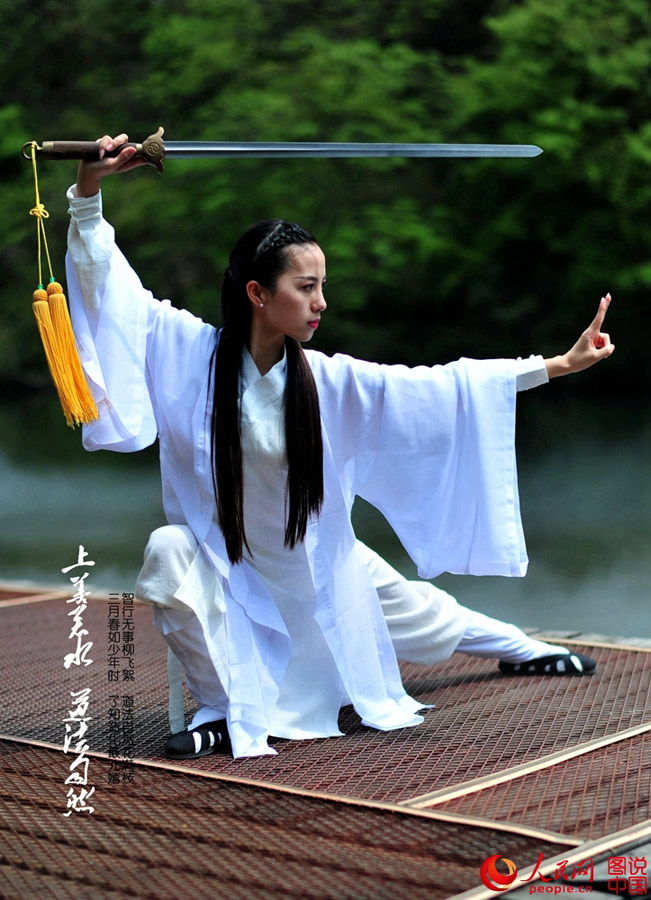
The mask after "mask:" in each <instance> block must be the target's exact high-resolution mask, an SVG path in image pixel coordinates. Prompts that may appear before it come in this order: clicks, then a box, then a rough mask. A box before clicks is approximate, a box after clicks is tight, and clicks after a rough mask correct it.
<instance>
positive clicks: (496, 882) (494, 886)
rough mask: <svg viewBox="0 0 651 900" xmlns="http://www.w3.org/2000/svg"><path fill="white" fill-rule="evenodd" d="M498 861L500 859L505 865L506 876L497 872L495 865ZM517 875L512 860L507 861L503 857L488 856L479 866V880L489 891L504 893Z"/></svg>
mask: <svg viewBox="0 0 651 900" xmlns="http://www.w3.org/2000/svg"><path fill="white" fill-rule="evenodd" d="M498 859H501V860H502V862H504V863H506V867H507V869H508V870H509V874H508V875H504V874H503V873H502V872H498V870H497V867H496V865H495V863H496V862H497V860H498ZM517 874H518V870H517V869H516V867H515V863H514V862H513V860H511V859H507V858H506V857H505V856H500V855H499V854H497V855H496V856H489V857H488V859H486V860H484V862H483V863H482V864H481V868H480V870H479V877H480V878H481V880H482V883H483V884H484V885H485V886H486V887H487V888H490V890H491V891H505V890H506V889H507V887H509V886H510V885H512V884H513V882H514V881H515V876H516V875H517Z"/></svg>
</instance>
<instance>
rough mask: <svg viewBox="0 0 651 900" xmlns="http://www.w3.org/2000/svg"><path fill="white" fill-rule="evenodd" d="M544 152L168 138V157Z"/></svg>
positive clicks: (536, 151) (528, 147)
mask: <svg viewBox="0 0 651 900" xmlns="http://www.w3.org/2000/svg"><path fill="white" fill-rule="evenodd" d="M542 152H543V151H542V150H541V149H540V147H536V146H535V145H534V144H365V143H361V144H360V143H344V144H337V143H320V142H306V143H291V142H290V143H277V142H271V143H264V142H262V143H259V142H257V141H256V142H249V141H245V142H239V141H223V142H211V141H165V159H184V158H189V159H207V158H214V157H226V158H239V159H288V158H300V159H319V158H321V159H354V158H373V157H378V158H384V157H422V158H425V157H429V158H431V157H448V158H450V157H456V158H460V159H462V158H481V157H483V158H487V157H495V158H523V157H533V156H539V155H540V154H541V153H542Z"/></svg>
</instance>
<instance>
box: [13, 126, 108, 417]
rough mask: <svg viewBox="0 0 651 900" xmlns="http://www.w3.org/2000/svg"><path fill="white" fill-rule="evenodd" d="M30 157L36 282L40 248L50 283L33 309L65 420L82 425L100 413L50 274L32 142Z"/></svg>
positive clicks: (40, 289) (45, 213)
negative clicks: (45, 260) (34, 224)
mask: <svg viewBox="0 0 651 900" xmlns="http://www.w3.org/2000/svg"><path fill="white" fill-rule="evenodd" d="M31 156H32V169H33V172H34V189H35V193H36V205H35V206H34V208H33V209H31V210H30V215H33V216H35V217H36V244H37V250H38V280H39V282H42V264H41V253H42V250H45V255H46V257H47V263H48V267H49V270H50V284H49V285H48V288H47V291H45V290H43V285H42V284H39V286H38V289H37V290H36V291H34V297H33V301H34V302H33V304H32V308H33V310H34V315H35V316H36V322H37V324H38V330H39V332H40V335H41V340H42V342H43V347H44V349H45V357H46V359H47V364H48V366H49V369H50V374H51V375H52V380H53V381H54V385H55V387H56V389H57V393H58V394H59V400H60V401H61V406H62V407H63V413H64V415H65V417H66V422H67V423H68V425H70V426H75V425H83V424H87V423H88V422H92V421H93V420H94V419H97V418H99V416H98V413H97V406H96V405H95V400H94V399H93V395H92V394H91V392H90V388H89V386H88V382H87V381H86V376H85V375H84V371H83V369H82V367H81V362H80V360H79V354H78V352H77V345H76V343H75V336H74V334H73V331H72V324H71V322H70V314H69V313H68V304H67V303H66V298H65V295H64V293H63V288H62V287H61V285H60V284H59V283H58V281H55V280H54V277H53V276H52V264H51V262H50V254H49V251H48V247H47V239H46V237H45V219H47V218H48V217H49V213H48V211H47V210H46V209H45V207H44V206H43V204H42V203H41V198H40V196H39V190H38V176H37V172H36V144H35V142H32V153H31Z"/></svg>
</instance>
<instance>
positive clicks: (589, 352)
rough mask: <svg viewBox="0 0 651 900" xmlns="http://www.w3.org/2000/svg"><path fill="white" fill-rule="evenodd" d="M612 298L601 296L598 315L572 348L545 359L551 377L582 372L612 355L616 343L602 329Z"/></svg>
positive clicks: (607, 295)
mask: <svg viewBox="0 0 651 900" xmlns="http://www.w3.org/2000/svg"><path fill="white" fill-rule="evenodd" d="M610 300H611V297H610V294H606V296H605V297H602V298H601V302H600V303H599V309H598V310H597V315H596V316H595V317H594V319H593V320H592V322H591V323H590V325H588V327H587V328H586V330H585V331H584V332H583V334H582V335H581V337H580V338H579V339H578V341H577V342H576V344H575V345H574V346H573V347H572V349H571V350H568V351H567V353H564V354H563V355H562V356H554V357H552V358H551V359H546V360H545V366H546V367H547V374H548V375H549V377H550V378H554V377H556V376H557V375H570V374H571V373H572V372H581V371H582V370H583V369H588V368H589V367H590V366H593V365H594V364H595V363H597V362H600V361H601V360H602V359H606V358H607V357H609V356H610V355H611V353H612V352H613V350H614V349H615V345H614V344H613V343H612V342H611V340H610V335H609V334H607V333H606V332H604V331H602V330H601V326H602V325H603V322H604V318H605V317H606V312H607V310H608V307H609V306H610Z"/></svg>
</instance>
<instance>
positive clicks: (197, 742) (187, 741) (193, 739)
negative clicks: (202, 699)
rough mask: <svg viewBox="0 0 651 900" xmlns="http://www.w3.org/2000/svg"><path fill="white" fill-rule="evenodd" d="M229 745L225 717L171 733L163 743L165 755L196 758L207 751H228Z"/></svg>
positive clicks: (206, 754)
mask: <svg viewBox="0 0 651 900" xmlns="http://www.w3.org/2000/svg"><path fill="white" fill-rule="evenodd" d="M230 746H231V741H230V738H229V736H228V729H227V728H226V719H219V721H217V722H206V723H205V724H203V725H197V727H196V728H191V729H186V730H185V731H179V732H178V733H177V734H173V735H172V737H171V738H168V740H167V743H166V744H165V756H168V757H170V758H171V759H198V758H199V757H200V756H208V754H209V753H228V751H229V750H230Z"/></svg>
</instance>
